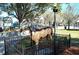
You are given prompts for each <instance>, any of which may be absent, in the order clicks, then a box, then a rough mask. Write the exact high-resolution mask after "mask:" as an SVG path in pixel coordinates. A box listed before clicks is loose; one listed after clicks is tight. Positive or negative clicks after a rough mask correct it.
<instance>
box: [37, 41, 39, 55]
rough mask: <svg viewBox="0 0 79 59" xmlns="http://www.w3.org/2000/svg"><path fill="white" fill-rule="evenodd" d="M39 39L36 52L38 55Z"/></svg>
mask: <svg viewBox="0 0 79 59" xmlns="http://www.w3.org/2000/svg"><path fill="white" fill-rule="evenodd" d="M38 44H39V41H38V42H36V54H37V55H38V49H39V45H38Z"/></svg>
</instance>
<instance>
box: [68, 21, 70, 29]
mask: <svg viewBox="0 0 79 59" xmlns="http://www.w3.org/2000/svg"><path fill="white" fill-rule="evenodd" d="M69 29H70V21H68V30H69Z"/></svg>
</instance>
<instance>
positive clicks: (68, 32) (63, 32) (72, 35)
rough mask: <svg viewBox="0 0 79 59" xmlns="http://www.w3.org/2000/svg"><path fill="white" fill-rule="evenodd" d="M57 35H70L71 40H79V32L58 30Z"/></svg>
mask: <svg viewBox="0 0 79 59" xmlns="http://www.w3.org/2000/svg"><path fill="white" fill-rule="evenodd" d="M56 33H57V34H70V35H71V38H78V39H79V30H63V29H58V30H56Z"/></svg>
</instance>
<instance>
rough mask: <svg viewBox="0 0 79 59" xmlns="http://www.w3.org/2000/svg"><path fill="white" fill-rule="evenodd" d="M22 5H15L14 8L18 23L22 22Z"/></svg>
mask: <svg viewBox="0 0 79 59" xmlns="http://www.w3.org/2000/svg"><path fill="white" fill-rule="evenodd" d="M21 6H22V4H21V3H17V4H16V7H17V18H18V20H19V22H21V21H22V8H21Z"/></svg>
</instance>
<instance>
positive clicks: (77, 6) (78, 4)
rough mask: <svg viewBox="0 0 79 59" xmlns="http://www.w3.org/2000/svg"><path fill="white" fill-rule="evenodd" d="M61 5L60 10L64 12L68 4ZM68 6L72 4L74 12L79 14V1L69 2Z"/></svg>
mask: <svg viewBox="0 0 79 59" xmlns="http://www.w3.org/2000/svg"><path fill="white" fill-rule="evenodd" d="M61 6H62V7H61V8H62V10H61V11H62V12H65V11H66V8H67V6H68V4H66V3H63V4H62V5H61ZM70 6H72V7H73V8H75V10H74V12H76V13H77V14H79V3H70Z"/></svg>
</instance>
